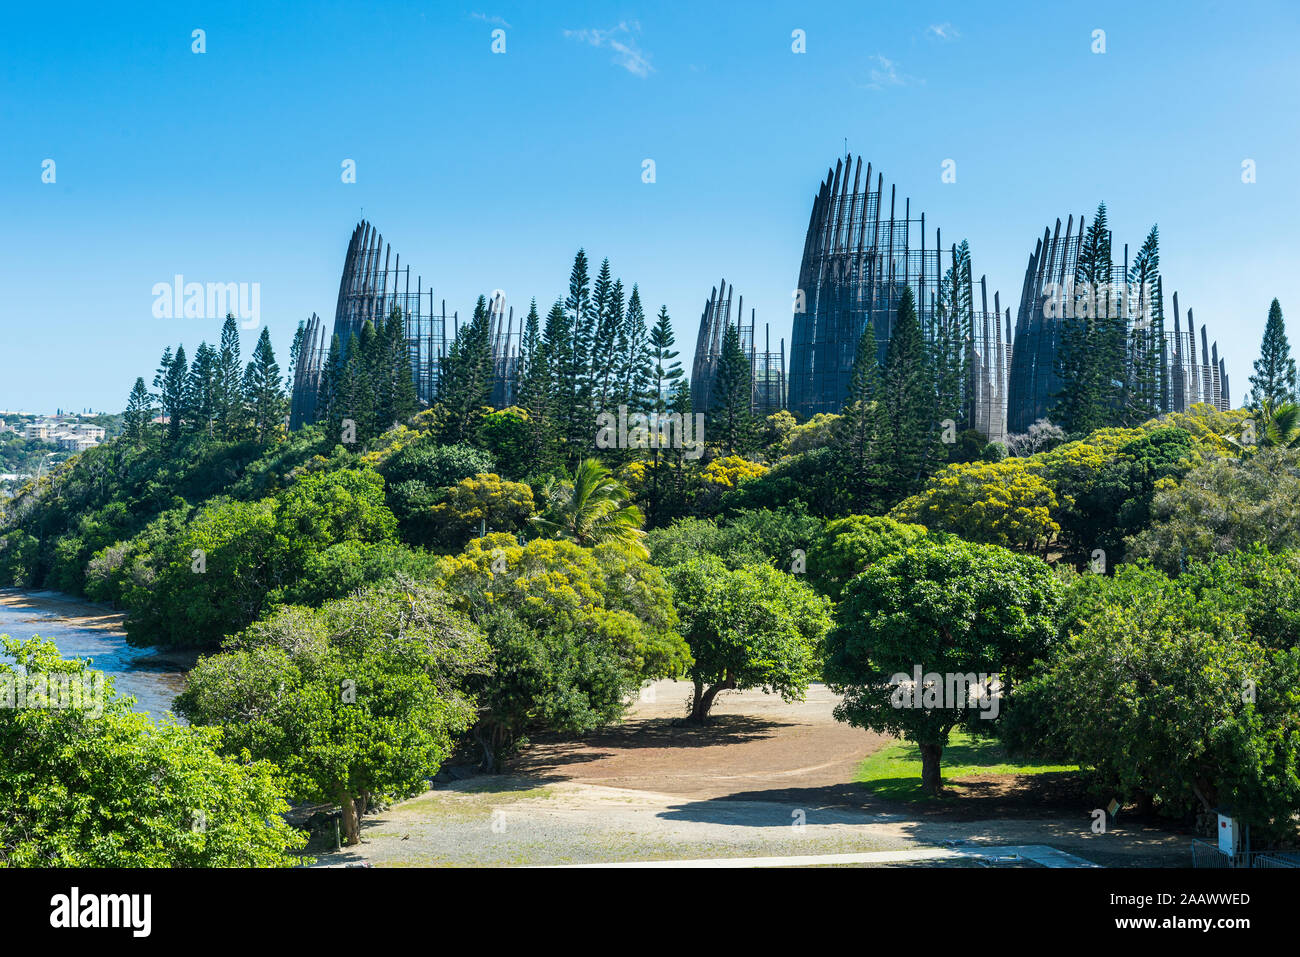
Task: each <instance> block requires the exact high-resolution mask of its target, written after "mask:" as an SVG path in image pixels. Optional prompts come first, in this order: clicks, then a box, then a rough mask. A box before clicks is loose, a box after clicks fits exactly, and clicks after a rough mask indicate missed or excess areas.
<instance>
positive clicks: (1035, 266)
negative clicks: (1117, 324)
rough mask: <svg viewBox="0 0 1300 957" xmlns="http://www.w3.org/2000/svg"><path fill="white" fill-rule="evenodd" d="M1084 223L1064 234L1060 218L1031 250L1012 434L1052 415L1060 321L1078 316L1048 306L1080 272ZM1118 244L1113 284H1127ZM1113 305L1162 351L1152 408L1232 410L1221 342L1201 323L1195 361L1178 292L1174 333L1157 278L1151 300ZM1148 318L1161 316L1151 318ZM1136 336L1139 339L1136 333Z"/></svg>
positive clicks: (1069, 221) (1070, 221) (1012, 395)
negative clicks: (1202, 405)
mask: <svg viewBox="0 0 1300 957" xmlns="http://www.w3.org/2000/svg"><path fill="white" fill-rule="evenodd" d="M1086 229H1087V223H1086V220H1085V219H1084V217H1083V216H1080V217H1079V218H1078V220H1077V229H1076V220H1075V217H1074V216H1069V217H1067V218H1066V222H1065V232H1064V234H1062V232H1061V221H1060V220H1059V219H1058V220H1057V221H1056V225H1055V228H1053V227H1048V228H1046V229H1044V230H1043V235H1042V237H1041V238H1040V239H1039V240H1038V241H1037V243H1036V244H1035V246H1034V251H1033V253H1031V254H1030V256H1029V263H1028V265H1027V266H1026V268H1025V281H1024V286H1023V287H1022V289H1021V294H1020V308H1019V311H1018V312H1017V315H1016V330H1015V344H1016V348H1015V351H1014V355H1013V356H1012V358H1011V362H1010V366H1011V374H1010V382H1009V385H1008V393H1009V394H1008V398H1007V429H1008V431H1009V432H1013V433H1017V432H1024V431H1026V430H1027V429H1028V428H1029V426H1030V425H1032V424H1033V423H1034V422H1037V421H1038V420H1039V419H1044V418H1049V417H1050V415H1051V412H1052V408H1053V406H1054V405H1055V404H1056V401H1057V396H1058V395H1059V393H1060V392H1061V390H1062V388H1063V383H1062V380H1061V377H1060V374H1059V372H1058V370H1057V359H1058V356H1059V354H1060V351H1061V347H1062V344H1063V333H1064V330H1065V324H1066V323H1068V322H1072V321H1080V320H1077V319H1073V318H1070V317H1067V316H1062V315H1061V314H1060V310H1059V309H1054V308H1053V305H1054V302H1053V300H1054V299H1055V304H1059V302H1060V299H1059V297H1060V296H1061V295H1062V293H1061V290H1067V293H1066V295H1067V296H1068V295H1069V293H1068V290H1069V288H1070V286H1071V284H1072V283H1074V282H1075V280H1076V278H1077V277H1078V275H1079V254H1080V250H1081V248H1082V246H1083V241H1084V235H1085V232H1086ZM1123 249H1124V253H1123V256H1124V258H1123V261H1122V262H1120V263H1114V264H1113V265H1112V266H1111V270H1110V282H1111V284H1112V288H1115V289H1126V288H1127V282H1128V269H1129V254H1128V246H1127V244H1126V245H1125V246H1124V247H1123ZM1114 308H1115V314H1116V315H1117V317H1118V318H1122V319H1123V320H1124V325H1125V330H1126V334H1127V335H1130V336H1131V335H1132V332H1133V328H1134V323H1135V322H1144V321H1145V322H1150V329H1151V332H1150V340H1154V341H1148V342H1146V343H1144V344H1143V348H1145V349H1155V350H1157V351H1158V352H1159V359H1158V361H1157V363H1156V364H1157V366H1158V377H1159V382H1158V385H1157V387H1156V397H1157V401H1156V406H1157V411H1161V412H1182V411H1185V410H1186V409H1188V408H1190V407H1191V406H1192V405H1195V404H1196V403H1198V402H1206V403H1209V404H1210V405H1212V406H1213V407H1214V408H1216V409H1220V410H1222V411H1226V410H1227V409H1229V408H1231V399H1230V395H1231V393H1230V390H1229V384H1228V376H1227V372H1226V370H1225V368H1224V363H1223V361H1222V360H1221V359H1220V358H1219V345H1218V343H1217V342H1215V343H1214V344H1213V345H1210V344H1209V341H1208V333H1207V330H1206V327H1205V326H1204V325H1202V326H1201V352H1200V356H1201V358H1200V360H1199V361H1198V359H1197V352H1196V334H1195V327H1194V324H1193V320H1192V311H1191V310H1190V309H1189V310H1188V311H1187V329H1186V331H1184V330H1183V328H1182V323H1181V317H1180V314H1179V307H1178V294H1177V293H1174V295H1173V313H1174V329H1173V331H1172V332H1171V331H1169V330H1168V329H1166V328H1165V326H1164V321H1163V316H1164V289H1163V283H1162V282H1161V281H1160V279H1159V278H1158V277H1157V280H1156V283H1155V290H1154V295H1153V296H1152V297H1150V299H1143V298H1140V297H1130V296H1129V295H1127V294H1125V295H1123V296H1118V295H1117V296H1116V297H1115V306H1114ZM1153 316H1154V317H1158V318H1157V319H1156V320H1154V321H1152V317H1153ZM1135 338H1136V340H1137V341H1138V342H1141V341H1142V337H1141V336H1138V337H1135ZM1148 355H1149V353H1148Z"/></svg>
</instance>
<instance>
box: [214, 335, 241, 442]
mask: <svg viewBox="0 0 1300 957" xmlns="http://www.w3.org/2000/svg"><path fill="white" fill-rule="evenodd" d="M243 380H244V365H243V359H242V356H241V355H240V348H239V323H238V322H237V321H236V320H235V317H234V316H233V315H231V314H230V313H227V314H226V321H225V324H224V325H222V327H221V345H220V347H219V349H218V351H217V358H216V368H215V375H214V385H213V398H214V404H215V408H214V412H215V426H216V433H217V435H218V436H220V437H221V438H222V439H225V440H226V441H230V440H232V439H237V438H241V437H242V433H243V431H244V421H245V416H244V389H243Z"/></svg>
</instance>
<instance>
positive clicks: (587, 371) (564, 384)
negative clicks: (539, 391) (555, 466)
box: [556, 249, 596, 465]
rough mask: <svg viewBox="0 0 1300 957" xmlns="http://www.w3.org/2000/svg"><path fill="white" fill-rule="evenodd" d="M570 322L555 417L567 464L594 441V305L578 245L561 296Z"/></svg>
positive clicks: (582, 454) (559, 369)
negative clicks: (562, 438) (566, 296)
mask: <svg viewBox="0 0 1300 957" xmlns="http://www.w3.org/2000/svg"><path fill="white" fill-rule="evenodd" d="M564 308H565V311H566V312H567V313H568V317H569V321H570V323H571V326H570V340H569V346H568V348H567V350H566V352H567V355H566V356H565V357H564V358H565V362H564V364H563V365H557V367H556V373H557V375H558V376H559V381H558V383H557V385H558V388H559V389H560V391H561V392H562V395H561V396H560V397H559V401H558V403H557V412H558V415H557V419H558V424H559V425H560V428H561V430H562V431H563V433H564V438H565V443H566V445H567V448H566V451H565V454H566V457H567V458H568V460H569V464H570V465H574V464H577V462H578V461H580V460H581V459H584V458H586V457H587V454H588V451H589V450H590V448H591V447H592V446H593V445H594V443H595V441H596V427H595V421H596V420H595V417H594V414H593V406H592V403H593V400H594V399H593V389H592V384H593V383H592V374H591V359H592V350H593V348H594V345H595V338H596V307H595V304H594V303H593V302H592V297H591V283H590V279H589V277H588V274H587V253H586V251H585V250H582V249H579V250H578V252H577V255H575V256H574V257H573V269H572V270H571V271H570V273H569V295H568V298H566V299H565V300H564Z"/></svg>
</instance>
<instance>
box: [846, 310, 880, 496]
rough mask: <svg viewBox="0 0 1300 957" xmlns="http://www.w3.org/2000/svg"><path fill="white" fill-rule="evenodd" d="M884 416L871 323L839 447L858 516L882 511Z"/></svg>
mask: <svg viewBox="0 0 1300 957" xmlns="http://www.w3.org/2000/svg"><path fill="white" fill-rule="evenodd" d="M884 413H885V409H884V403H883V401H882V399H881V378H880V362H879V360H878V359H877V358H876V334H875V331H874V329H873V328H872V324H871V321H870V320H867V326H866V328H865V329H863V330H862V338H860V339H859V340H858V351H857V354H856V355H855V356H854V359H853V372H852V374H851V375H850V377H849V394H848V398H847V399H846V401H845V403H844V417H843V421H842V422H841V428H840V431H839V438H838V447H837V458H838V459H839V466H840V471H841V472H842V473H843V475H844V478H845V481H846V483H847V486H848V487H847V489H846V491H847V497H848V500H849V504H850V507H851V508H852V509H853V510H854V511H855V512H865V511H877V510H879V509H880V508H881V507H882V502H881V491H882V487H883V484H884V483H883V478H884V474H883V466H882V462H881V435H882V433H883V431H884V429H885V420H884Z"/></svg>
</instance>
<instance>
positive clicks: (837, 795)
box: [664, 772, 1095, 826]
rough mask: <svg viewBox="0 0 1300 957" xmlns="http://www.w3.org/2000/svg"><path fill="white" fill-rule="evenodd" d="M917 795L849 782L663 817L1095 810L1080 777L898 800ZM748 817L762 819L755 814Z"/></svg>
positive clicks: (903, 788) (898, 781)
mask: <svg viewBox="0 0 1300 957" xmlns="http://www.w3.org/2000/svg"><path fill="white" fill-rule="evenodd" d="M918 791H919V782H918V781H917V779H916V778H912V777H906V778H886V779H882V780H878V781H873V782H872V783H871V785H870V786H869V787H868V786H867V785H865V784H860V783H857V782H846V783H844V784H833V785H827V786H824V787H811V788H808V787H797V786H794V787H787V788H764V789H761V790H756V791H737V792H734V793H732V794H727V795H723V796H721V797H716V798H709V799H702V800H697V801H689V802H685V803H682V804H678V805H675V806H673V807H672V808H670V809H669V810H668V811H667V812H665V815H664V816H665V817H669V818H672V819H676V820H685V821H700V822H704V823H710V822H712V823H724V822H725V821H730V820H732V819H733V818H735V817H736V816H737V808H736V807H735V805H737V804H755V803H762V802H767V803H779V804H784V805H791V806H794V807H796V808H802V809H805V810H806V811H807V812H808V814H809V816H810V817H811V815H812V813H813V812H814V811H818V812H827V813H831V814H833V815H841V816H843V818H844V823H853V822H856V823H865V822H864V820H863V815H864V814H867V815H885V816H889V817H894V816H904V817H908V818H918V819H935V820H947V821H964V820H982V819H986V818H991V817H1017V818H1035V817H1043V818H1049V817H1050V818H1058V817H1060V816H1061V815H1062V814H1074V815H1079V814H1084V813H1085V811H1086V810H1088V809H1090V808H1092V807H1093V805H1094V804H1095V799H1093V798H1089V797H1088V795H1087V790H1086V787H1085V784H1084V780H1083V778H1082V776H1081V775H1079V774H1078V773H1077V772H1051V773H1046V774H1036V775H994V776H985V777H984V778H974V777H973V778H970V779H960V780H948V781H945V791H944V794H943V796H941V797H939V798H937V799H936V798H927V799H923V800H899V795H900V794H903V795H911V794H914V793H916V792H918ZM744 813H745V814H756V816H757V817H763V815H762V814H761V813H756V812H755V811H753V810H750V811H746V812H744ZM741 816H744V814H742V815H741ZM1085 816H1086V815H1085ZM724 819H725V821H724ZM789 823H790V821H789V813H788V812H785V813H783V814H776V813H774V814H773V815H772V816H771V821H770V825H771V826H777V825H782V826H788V825H789ZM754 826H768V825H759V824H756V825H754Z"/></svg>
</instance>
